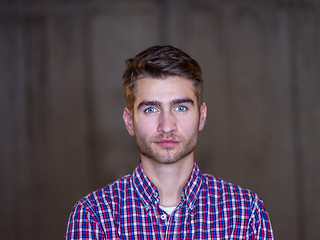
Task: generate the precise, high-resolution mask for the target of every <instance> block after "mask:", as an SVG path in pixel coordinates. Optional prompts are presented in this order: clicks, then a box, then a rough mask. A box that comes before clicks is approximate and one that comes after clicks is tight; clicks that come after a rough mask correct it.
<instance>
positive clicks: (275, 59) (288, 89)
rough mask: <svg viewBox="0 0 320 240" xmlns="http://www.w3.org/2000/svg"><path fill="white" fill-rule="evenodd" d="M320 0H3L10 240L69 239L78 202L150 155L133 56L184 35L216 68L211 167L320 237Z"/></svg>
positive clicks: (296, 233)
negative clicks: (133, 90) (128, 83)
mask: <svg viewBox="0 0 320 240" xmlns="http://www.w3.org/2000/svg"><path fill="white" fill-rule="evenodd" d="M319 7H320V6H319V4H317V3H316V2H315V1H311V0H310V1H284V0H283V1H275V0H274V1H267V0H266V1H253V0H252V1H249V0H248V1H232V0H229V1H217V0H215V1H210V0H198V1H195V0H194V1H191V0H188V1H182V0H169V1H160V0H159V1H156V0H154V1H151V0H138V1H129V0H119V1H111V0H105V1H98V0H93V1H84V0H83V1H62V0H55V1H53V0H52V1H49V0H46V1H40V0H28V1H1V3H0V84H1V85H0V132H1V134H0V180H1V185H0V191H1V196H0V201H1V202H0V203H1V206H2V213H1V216H2V217H1V220H0V221H1V222H0V238H1V239H7V240H13V239H25V240H29V239H30V240H31V239H32V240H34V239H46V240H51V239H52V240H53V239H62V238H63V235H64V232H65V229H66V224H67V219H68V215H69V213H70V211H71V208H72V206H73V205H74V203H75V202H76V201H77V200H79V199H80V198H81V197H83V196H84V195H85V194H87V193H88V192H90V191H92V190H94V189H96V188H99V187H103V186H104V185H106V184H108V183H109V182H111V181H113V180H115V179H117V178H120V177H122V176H123V175H125V174H127V173H130V172H131V171H132V170H133V169H134V167H135V166H136V164H137V162H138V158H139V155H138V152H137V150H136V148H135V143H134V139H133V138H131V137H130V136H129V135H128V134H127V133H126V131H125V128H124V124H123V123H122V110H123V108H124V106H125V101H124V98H123V93H122V82H121V75H122V71H123V70H124V59H126V58H128V57H131V56H133V55H134V54H136V53H137V52H139V51H140V50H142V49H144V48H146V47H148V46H151V45H156V44H172V45H175V46H177V47H179V48H181V49H183V50H185V51H186V52H188V53H190V55H191V56H193V57H194V58H195V59H197V60H198V61H199V62H200V64H201V65H202V68H203V72H204V78H205V95H204V98H205V101H206V102H207V105H208V111H209V112H208V114H209V115H208V121H207V125H206V127H205V130H204V131H203V132H202V133H201V134H200V142H199V146H198V149H197V152H196V161H197V162H198V164H199V165H200V168H201V170H202V171H203V172H208V173H210V174H213V175H215V176H217V177H220V178H223V179H225V180H227V181H231V182H233V183H236V184H239V185H241V186H243V187H247V188H249V189H251V190H253V191H255V192H256V193H258V194H259V195H260V196H261V197H262V198H263V199H264V201H265V204H266V207H267V209H268V211H269V214H270V216H271V220H272V224H273V228H274V232H275V236H276V239H280V240H282V239H283V240H285V239H290V240H298V239H305V240H312V239H317V236H319V235H320V230H319V226H320V208H319V207H318V204H319V202H320V174H319V170H320V153H319V147H320V94H319V93H320V80H319V79H320V68H319V66H320V40H319V39H320V8H319Z"/></svg>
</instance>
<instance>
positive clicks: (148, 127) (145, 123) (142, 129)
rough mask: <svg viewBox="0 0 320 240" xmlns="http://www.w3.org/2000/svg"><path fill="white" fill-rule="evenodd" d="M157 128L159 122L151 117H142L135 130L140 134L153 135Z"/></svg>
mask: <svg viewBox="0 0 320 240" xmlns="http://www.w3.org/2000/svg"><path fill="white" fill-rule="evenodd" d="M156 130H157V124H156V123H155V121H152V120H151V119H140V121H138V122H136V124H135V131H136V133H137V134H139V135H140V136H141V135H143V136H148V135H152V134H153V133H154V132H155V131H156Z"/></svg>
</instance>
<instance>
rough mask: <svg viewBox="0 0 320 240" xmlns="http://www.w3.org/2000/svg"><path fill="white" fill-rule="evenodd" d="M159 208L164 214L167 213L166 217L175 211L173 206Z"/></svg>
mask: <svg viewBox="0 0 320 240" xmlns="http://www.w3.org/2000/svg"><path fill="white" fill-rule="evenodd" d="M159 207H160V208H161V209H162V210H163V211H165V212H166V213H168V215H171V213H172V212H173V211H174V210H175V209H176V207H177V206H174V207H164V206H161V205H159Z"/></svg>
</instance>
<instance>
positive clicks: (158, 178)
mask: <svg viewBox="0 0 320 240" xmlns="http://www.w3.org/2000/svg"><path fill="white" fill-rule="evenodd" d="M141 164H142V168H143V170H144V172H145V173H146V175H147V176H148V178H149V179H150V180H151V182H152V183H153V184H154V185H155V186H156V187H157V188H158V191H159V194H160V205H162V206H164V207H173V206H177V205H178V204H179V203H180V201H181V195H182V189H183V187H184V186H185V184H186V183H187V181H188V180H189V178H190V175H191V172H192V169H193V165H194V160H193V153H191V154H190V155H188V156H187V157H185V158H184V159H181V160H179V161H178V162H176V163H171V164H163V163H159V162H156V161H154V160H152V159H149V158H147V157H145V156H143V155H142V156H141Z"/></svg>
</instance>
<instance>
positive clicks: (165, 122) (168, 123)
mask: <svg viewBox="0 0 320 240" xmlns="http://www.w3.org/2000/svg"><path fill="white" fill-rule="evenodd" d="M176 130H177V124H176V119H175V116H174V115H173V113H171V112H165V111H164V112H161V114H160V116H159V124H158V131H159V132H161V133H165V134H168V133H173V132H175V131H176Z"/></svg>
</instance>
